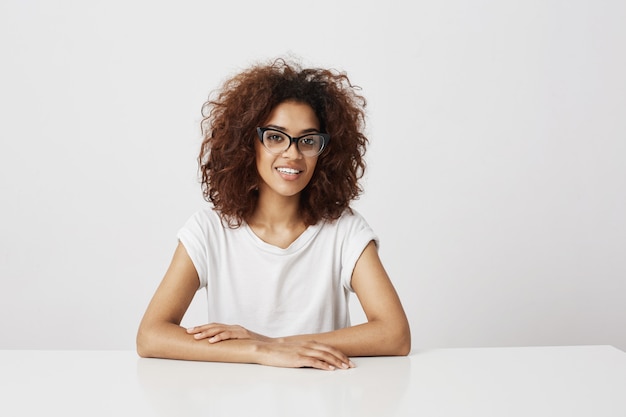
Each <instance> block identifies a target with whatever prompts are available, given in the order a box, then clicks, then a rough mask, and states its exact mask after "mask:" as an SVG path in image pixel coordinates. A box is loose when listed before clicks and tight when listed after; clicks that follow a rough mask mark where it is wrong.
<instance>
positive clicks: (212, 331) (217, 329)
mask: <svg viewBox="0 0 626 417" xmlns="http://www.w3.org/2000/svg"><path fill="white" fill-rule="evenodd" d="M187 333H188V334H192V335H193V337H194V338H195V339H196V340H201V339H209V343H217V342H221V341H222V340H229V339H253V340H259V341H262V342H272V341H274V339H272V338H271V337H267V336H263V335H262V334H258V333H254V332H251V331H250V330H248V329H246V328H244V327H241V326H239V325H229V324H222V323H210V324H204V325H202V326H196V327H191V328H189V329H187Z"/></svg>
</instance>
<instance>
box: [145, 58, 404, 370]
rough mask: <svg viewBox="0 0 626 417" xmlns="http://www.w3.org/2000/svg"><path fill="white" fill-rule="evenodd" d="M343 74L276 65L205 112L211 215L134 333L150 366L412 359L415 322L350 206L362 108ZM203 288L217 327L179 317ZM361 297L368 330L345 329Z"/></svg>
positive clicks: (189, 238) (232, 86)
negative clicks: (188, 324) (167, 361)
mask: <svg viewBox="0 0 626 417" xmlns="http://www.w3.org/2000/svg"><path fill="white" fill-rule="evenodd" d="M356 90H357V88H356V87H354V86H352V85H351V84H350V81H349V79H348V77H347V76H346V75H345V74H340V73H337V72H335V71H331V70H325V69H302V68H300V67H299V66H298V65H297V64H293V63H288V62H286V61H284V60H277V61H275V62H273V63H270V64H267V65H256V66H253V67H252V68H250V69H248V70H246V71H244V72H242V73H240V74H238V75H236V76H235V77H233V78H232V79H230V80H228V81H227V82H226V83H225V84H224V86H223V88H222V89H221V91H220V92H219V94H217V96H216V97H215V98H213V99H209V100H208V101H207V102H206V103H205V104H204V106H203V116H204V119H203V121H202V128H203V129H202V130H203V135H204V140H203V143H202V147H201V151H200V156H199V164H200V171H201V175H202V188H203V193H204V196H205V198H206V199H207V201H209V202H210V203H211V205H212V207H211V208H207V209H206V210H202V211H200V212H198V213H196V214H195V215H194V216H193V217H191V218H190V219H189V221H188V222H187V223H186V224H185V226H184V227H183V228H182V229H181V230H180V232H179V234H178V240H179V242H178V247H177V248H176V251H175V253H174V256H173V259H172V261H171V264H170V267H169V268H168V270H167V272H166V274H165V277H164V278H163V280H162V282H161V284H160V286H159V287H158V289H157V291H156V293H155V295H154V297H153V298H152V301H151V302H150V304H149V306H148V308H147V311H146V313H145V315H144V317H143V320H142V322H141V324H140V326H139V331H138V334H137V351H138V353H139V355H140V356H142V357H159V358H172V359H188V360H201V361H219V362H246V363H258V364H264V365H273V366H282V367H312V368H318V369H325V370H334V369H348V368H351V367H353V366H354V364H353V362H352V361H351V360H350V357H351V356H377V355H407V354H408V353H409V351H410V349H411V336H410V331H409V325H408V321H407V318H406V315H405V313H404V310H403V308H402V305H401V303H400V300H399V298H398V296H397V293H396V291H395V289H394V287H393V285H392V283H391V281H390V279H389V277H388V276H387V273H386V272H385V269H384V268H383V265H382V263H381V261H380V259H379V257H378V253H377V243H378V242H377V238H376V236H375V235H374V233H373V231H372V230H371V228H370V227H369V226H368V224H367V223H366V222H365V220H364V219H363V218H362V217H361V216H360V215H359V214H358V213H356V212H355V211H354V210H352V209H351V208H350V205H349V204H350V202H351V201H352V200H353V199H354V198H356V197H357V196H358V195H359V194H360V192H361V188H360V186H359V184H358V180H359V179H360V178H361V177H362V175H363V171H364V169H365V163H364V161H363V159H362V157H363V154H364V152H365V148H366V144H367V138H366V137H365V136H364V134H363V128H364V115H365V113H364V108H365V100H364V99H363V97H361V96H360V95H358V94H357V92H356ZM200 288H205V289H206V291H207V298H208V309H209V320H210V321H211V323H210V324H205V325H200V326H196V327H192V328H189V329H184V328H182V327H181V326H180V322H181V320H182V318H183V316H184V314H185V312H186V310H187V308H188V307H189V304H190V303H191V300H192V299H193V297H194V294H195V293H196V291H197V290H198V289H200ZM352 291H353V292H354V293H356V295H357V297H358V299H359V301H360V303H361V305H362V307H363V310H364V312H365V315H366V317H367V322H366V323H363V324H359V325H356V326H351V325H350V318H349V306H348V297H349V294H350V292H352Z"/></svg>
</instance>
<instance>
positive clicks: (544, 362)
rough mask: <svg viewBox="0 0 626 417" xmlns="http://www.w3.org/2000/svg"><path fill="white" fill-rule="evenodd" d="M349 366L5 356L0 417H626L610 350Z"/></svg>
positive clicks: (618, 361)
mask: <svg viewBox="0 0 626 417" xmlns="http://www.w3.org/2000/svg"><path fill="white" fill-rule="evenodd" d="M353 362H355V363H356V365H357V367H356V368H354V369H350V370H345V371H344V370H337V371H319V370H314V369H284V368H273V367H268V366H261V365H248V364H228V363H203V362H187V361H174V360H164V359H143V358H139V357H138V356H137V355H136V353H135V352H133V351H35V350H33V351H29V350H3V351H0V416H39V415H46V416H57V415H58V416H79V415H80V416H90V417H91V416H184V415H189V416H200V415H202V416H212V417H213V416H239V415H241V416H243V415H255V416H270V415H271V416H290V417H294V416H316V417H322V416H342V417H343V416H360V417H367V416H376V417H381V416H385V417H386V416H446V417H454V416H480V417H486V416H498V417H503V416H506V417H510V416H533V417H537V416H550V417H554V416H568V417H573V416H594V417H603V416H619V417H625V416H626V353H624V352H622V351H621V350H618V349H616V348H614V347H611V346H554V347H519V348H511V347H507V348H469V349H436V350H425V351H417V352H414V353H412V354H411V355H409V356H408V357H379V358H354V359H353Z"/></svg>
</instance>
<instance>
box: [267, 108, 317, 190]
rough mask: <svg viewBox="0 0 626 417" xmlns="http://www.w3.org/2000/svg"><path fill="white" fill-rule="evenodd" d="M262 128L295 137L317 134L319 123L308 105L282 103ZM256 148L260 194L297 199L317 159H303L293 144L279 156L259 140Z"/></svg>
mask: <svg viewBox="0 0 626 417" xmlns="http://www.w3.org/2000/svg"><path fill="white" fill-rule="evenodd" d="M262 127H271V128H273V129H277V130H280V131H282V132H285V133H287V134H288V135H290V136H292V137H297V136H302V135H304V134H307V133H312V132H319V129H320V123H319V120H318V119H317V116H316V115H315V112H314V111H313V109H312V108H311V106H309V105H308V104H305V103H301V102H297V101H284V102H282V103H280V104H278V105H277V106H276V107H274V109H273V110H272V112H271V113H270V115H269V117H268V119H267V120H266V121H265V123H264V124H263V126H262ZM255 148H256V166H257V171H258V172H259V177H260V179H261V181H260V183H259V193H260V194H269V193H275V194H276V195H278V196H283V197H292V196H296V195H299V194H300V192H301V191H302V190H303V189H304V187H306V185H307V184H308V183H309V181H310V180H311V177H312V176H313V172H314V171H315V165H316V164H317V158H318V157H317V156H314V157H305V156H303V155H302V154H301V153H300V151H298V148H297V147H296V144H295V143H293V144H291V146H290V147H289V149H287V150H286V151H285V152H282V153H280V154H278V155H275V154H272V153H271V152H270V151H268V150H267V149H266V148H265V147H264V146H263V144H262V143H261V142H260V141H259V140H258V139H257V140H256V144H255Z"/></svg>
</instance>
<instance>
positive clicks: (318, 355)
mask: <svg viewBox="0 0 626 417" xmlns="http://www.w3.org/2000/svg"><path fill="white" fill-rule="evenodd" d="M327 348H328V346H326V345H319V344H316V345H309V347H305V349H306V350H305V351H304V352H301V354H304V355H306V356H308V357H310V358H313V359H315V360H318V361H322V362H324V363H326V364H327V365H328V366H331V367H333V369H349V368H350V364H349V362H350V360H349V359H347V358H346V359H344V357H345V355H343V354H340V355H339V354H336V353H334V352H333V350H335V349H332V350H327ZM337 352H338V351H337Z"/></svg>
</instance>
